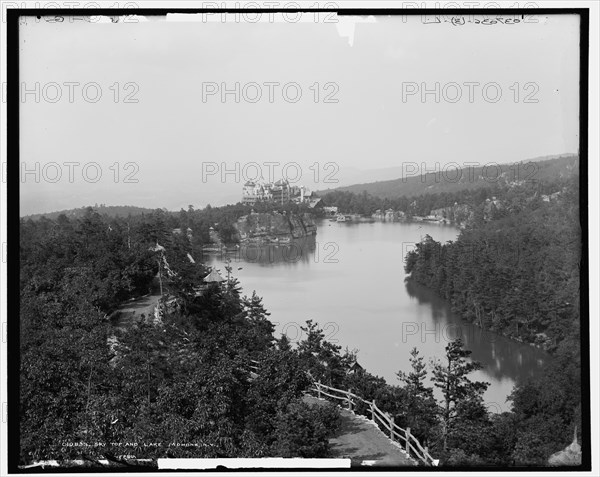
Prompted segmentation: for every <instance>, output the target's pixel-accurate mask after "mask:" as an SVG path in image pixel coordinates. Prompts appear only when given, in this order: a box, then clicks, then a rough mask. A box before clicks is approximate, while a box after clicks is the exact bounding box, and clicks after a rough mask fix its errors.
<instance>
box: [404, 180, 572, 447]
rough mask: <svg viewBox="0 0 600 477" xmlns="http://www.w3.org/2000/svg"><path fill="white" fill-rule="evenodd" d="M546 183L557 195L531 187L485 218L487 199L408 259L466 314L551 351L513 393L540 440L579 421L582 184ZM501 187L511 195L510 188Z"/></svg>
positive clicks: (415, 276)
mask: <svg viewBox="0 0 600 477" xmlns="http://www.w3.org/2000/svg"><path fill="white" fill-rule="evenodd" d="M545 187H546V188H547V190H549V191H552V190H556V191H558V193H554V194H553V195H552V197H551V198H548V200H542V199H541V196H540V194H539V189H538V188H537V187H536V186H535V185H531V186H530V187H529V189H527V188H523V189H522V190H521V192H520V197H521V199H522V200H521V201H520V204H519V206H518V207H514V208H511V207H505V208H503V209H502V210H499V211H498V213H496V214H492V215H491V216H489V217H486V218H485V219H484V216H483V215H484V214H483V207H484V202H481V203H480V204H479V205H478V206H476V207H475V209H474V210H475V215H474V220H472V221H470V222H469V224H468V226H467V227H466V228H465V229H464V230H462V231H461V233H460V235H459V237H458V239H457V240H456V241H454V242H448V243H445V244H442V243H439V242H436V241H434V240H433V239H432V238H431V237H429V236H426V237H425V238H424V240H423V241H422V242H421V243H420V244H417V246H416V249H415V250H412V251H410V252H409V253H408V255H407V257H406V272H407V273H410V278H409V280H414V281H417V282H418V283H421V284H423V285H426V286H427V287H429V288H431V289H433V290H435V291H436V292H437V293H439V294H440V295H441V296H443V297H444V298H446V299H447V300H448V301H449V302H450V303H451V304H452V306H453V308H454V310H456V311H457V312H458V313H460V314H461V316H462V317H463V318H464V319H466V320H468V321H471V322H473V323H476V324H478V325H479V326H481V327H483V328H485V329H490V330H492V331H496V332H499V333H502V334H505V335H507V336H510V337H512V338H515V339H518V340H521V341H524V342H527V343H532V344H535V345H538V346H541V347H543V348H544V349H546V350H547V351H549V352H550V353H551V354H552V356H553V358H552V362H551V364H550V366H549V367H548V368H547V369H546V370H545V371H544V374H543V376H542V377H540V378H539V379H537V380H533V381H530V382H527V383H521V384H520V385H519V386H517V387H516V388H515V391H514V392H513V396H512V399H513V405H514V415H513V418H515V419H516V422H523V420H524V422H527V423H528V425H530V426H531V427H529V428H527V429H526V430H524V432H525V434H524V435H526V436H528V438H530V439H533V441H534V442H536V443H538V444H539V445H541V444H542V443H544V442H545V443H546V444H547V445H549V443H551V442H553V440H554V439H555V438H556V436H559V435H566V434H568V432H569V429H571V430H572V429H574V428H575V426H577V427H578V428H581V427H580V421H581V384H582V381H581V379H582V376H581V347H580V318H581V317H580V260H581V247H582V234H581V227H580V223H579V184H578V179H577V177H570V178H561V179H557V180H555V181H554V182H550V183H547V184H546V185H545ZM497 194H498V199H499V200H501V201H504V203H507V202H509V203H510V201H511V200H513V199H514V197H511V196H510V195H509V194H512V191H511V190H508V191H497ZM542 409H543V411H542ZM541 415H543V416H544V417H543V418H542V416H541ZM565 433H566V434H565ZM517 447H518V448H521V449H523V450H524V449H525V446H522V445H521V444H519V443H517Z"/></svg>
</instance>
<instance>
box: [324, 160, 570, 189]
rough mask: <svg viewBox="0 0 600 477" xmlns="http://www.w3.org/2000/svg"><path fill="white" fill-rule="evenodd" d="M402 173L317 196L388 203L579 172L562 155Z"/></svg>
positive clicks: (415, 165) (412, 168)
mask: <svg viewBox="0 0 600 477" xmlns="http://www.w3.org/2000/svg"><path fill="white" fill-rule="evenodd" d="M407 164H408V163H407ZM457 165H458V164H457ZM405 169H406V177H400V178H398V179H392V180H387V181H378V182H369V183H362V184H355V185H350V186H343V187H336V188H334V189H324V190H320V191H318V193H319V194H321V195H323V194H326V193H328V192H332V191H347V192H353V193H356V194H360V193H362V192H363V191H366V192H367V193H368V194H370V195H372V196H375V197H379V198H382V199H385V198H390V199H391V198H397V197H401V196H405V197H415V196H419V195H424V194H436V193H441V192H458V191H461V190H467V189H477V188H480V187H486V186H490V185H492V184H494V183H505V184H511V183H517V184H518V183H522V182H525V181H537V182H541V183H543V182H546V181H548V180H552V179H555V178H557V177H568V176H571V175H573V174H577V173H578V171H579V156H578V155H577V154H562V155H557V156H544V157H539V158H535V159H531V160H527V161H521V162H516V163H509V164H497V163H489V164H484V165H481V166H467V167H463V168H461V169H451V168H450V167H447V166H444V167H440V170H438V171H436V172H428V173H426V174H419V172H420V171H419V166H418V163H416V162H415V163H412V164H411V165H410V167H409V166H407V167H406V168H405ZM425 172H426V171H425Z"/></svg>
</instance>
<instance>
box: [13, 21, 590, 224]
mask: <svg viewBox="0 0 600 477" xmlns="http://www.w3.org/2000/svg"><path fill="white" fill-rule="evenodd" d="M322 19H323V18H321V20H322ZM537 19H538V20H539V21H538V23H527V24H525V23H522V22H521V23H519V24H514V25H506V24H496V25H481V24H475V23H468V22H467V23H466V24H465V25H460V26H453V25H451V24H450V23H445V22H442V23H439V24H430V23H427V24H424V23H423V22H422V19H421V17H420V16H414V17H407V19H406V21H403V19H402V18H401V17H376V18H373V19H371V20H370V21H366V19H362V21H359V22H357V23H356V24H355V25H354V27H352V24H351V23H350V24H348V22H346V23H344V24H340V23H337V24H336V23H323V22H322V21H321V22H318V23H315V22H314V21H301V22H297V23H291V22H289V21H288V22H268V21H267V22H258V23H248V22H240V23H235V21H234V19H232V18H230V19H229V20H226V21H225V22H221V21H213V22H202V21H165V19H164V18H158V17H157V18H155V19H152V21H141V22H138V23H115V24H112V23H104V22H96V23H88V22H81V21H75V22H69V21H68V19H67V20H65V21H64V22H62V23H51V22H46V21H44V20H43V19H42V20H41V21H35V20H34V19H31V18H30V19H28V20H27V21H26V22H23V23H24V24H23V25H22V26H21V31H20V39H21V52H20V54H21V73H20V74H21V82H22V87H24V88H26V89H27V90H29V91H35V89H36V86H35V83H36V82H37V83H39V84H40V86H39V89H38V93H39V95H38V93H35V92H34V93H29V94H27V95H26V96H22V99H21V100H22V104H21V116H20V118H21V119H20V121H21V138H20V139H21V158H20V161H21V163H22V167H23V166H24V165H25V166H24V167H26V168H27V169H28V170H36V166H35V163H39V166H37V167H38V169H37V171H38V174H39V176H38V177H37V178H36V173H32V174H28V175H26V176H23V175H22V178H21V214H22V215H26V214H31V213H38V212H49V211H53V210H60V209H66V208H73V207H81V206H84V205H93V204H95V203H98V204H100V203H104V204H107V205H138V206H143V207H166V208H168V209H175V210H177V209H179V208H180V207H187V205H188V204H194V205H195V206H198V207H200V206H204V205H205V204H206V203H212V204H213V205H214V204H218V203H223V202H224V201H227V200H229V198H231V202H235V201H236V200H237V198H236V195H238V191H240V192H241V186H242V184H243V182H244V179H245V178H247V177H245V176H244V175H242V174H240V176H239V177H236V176H234V175H233V174H230V175H228V176H226V178H225V179H226V183H225V184H223V183H221V175H220V174H219V173H217V174H215V175H212V176H210V177H208V178H207V179H206V182H203V178H202V176H203V174H202V171H203V163H208V162H214V163H216V164H217V167H219V169H220V164H221V163H222V162H226V163H228V164H229V168H230V169H231V170H234V163H235V162H236V161H237V162H239V163H240V164H241V166H243V165H244V164H246V163H249V162H255V163H258V164H260V165H261V166H262V169H263V173H268V172H269V168H268V166H265V165H264V163H267V162H277V163H279V164H280V166H274V168H273V169H272V170H273V171H274V172H275V173H276V174H279V175H280V174H281V170H282V166H283V165H284V164H286V163H291V162H296V163H298V164H299V165H300V166H301V169H300V171H301V174H302V176H301V179H300V180H299V181H298V184H305V185H306V186H308V187H309V188H311V189H323V188H328V187H332V186H335V184H323V179H324V178H325V177H326V175H327V173H328V172H329V173H331V172H334V173H335V174H334V177H337V178H339V179H341V180H342V181H344V180H345V181H346V182H348V181H351V182H361V180H360V178H361V177H362V176H363V175H362V174H361V173H360V172H359V171H360V170H372V169H384V168H392V167H401V166H402V163H403V162H409V161H413V162H417V163H421V162H424V163H426V164H428V165H429V166H430V167H433V166H432V165H433V164H435V163H436V162H439V163H440V164H442V165H443V164H447V163H450V162H456V163H458V164H461V165H462V164H464V163H466V162H479V163H482V164H484V163H488V162H492V161H494V162H498V163H506V162H516V161H520V160H525V159H528V158H533V157H539V156H545V155H554V154H562V153H569V152H571V153H575V152H577V150H578V140H579V138H578V127H579V124H578V115H579V98H578V83H579V22H578V17H576V16H549V17H538V18H537ZM311 20H312V17H311ZM348 25H350V26H348ZM70 82H72V83H79V84H78V85H73V86H72V92H73V97H72V98H69V86H68V85H65V83H70ZM269 82H273V83H279V85H273V86H272V88H273V89H272V91H273V98H272V102H270V98H269V92H270V91H269V87H268V86H266V85H265V83H269ZM52 83H56V84H58V85H59V87H60V91H59V90H58V89H57V88H56V85H53V84H52ZM92 83H95V84H96V85H94V84H92ZM115 83H117V85H115ZM127 83H132V84H129V85H128V86H127V87H125V85H126V84H127ZM222 83H225V84H226V85H227V87H228V88H230V89H234V88H235V83H239V84H240V93H241V95H240V102H239V103H236V102H235V95H234V94H230V95H227V96H226V97H225V102H223V101H222V98H221V95H220V91H216V93H215V94H212V95H207V94H205V95H204V97H203V91H204V93H208V92H212V91H213V89H212V88H213V87H216V88H219V90H220V89H221V85H222ZM249 83H257V84H258V85H259V86H260V87H261V92H262V96H261V98H260V99H259V100H258V101H257V102H251V101H252V100H254V99H255V97H256V94H257V89H256V88H255V87H254V86H247V87H246V88H244V86H246V85H248V84H249ZM291 83H296V86H294V85H290V84H291ZM315 83H318V88H317V87H315V86H314V84H315ZM326 83H332V84H330V85H329V86H328V87H327V88H325V84H326ZM423 83H425V84H426V86H427V87H428V88H429V89H431V90H434V89H435V83H439V84H440V97H439V98H438V99H439V102H436V97H435V94H429V95H427V96H426V97H425V98H422V97H421V94H420V89H421V87H422V84H423ZM449 83H457V84H458V85H459V86H460V88H461V92H462V97H461V98H460V99H458V100H456V94H457V92H458V91H457V88H456V87H455V86H453V85H449ZM465 83H478V84H479V85H473V86H472V88H473V89H472V93H473V97H472V98H469V92H470V91H469V87H468V86H466V85H465ZM491 83H496V85H495V86H494V85H490V84H491ZM515 83H517V84H518V85H515ZM527 83H531V84H529V85H528V86H527V87H525V85H526V84H527ZM286 84H288V87H287V89H286V95H285V96H284V94H283V91H282V90H283V86H284V85H286ZM486 84H488V87H487V89H486V94H485V95H484V93H483V86H484V85H486ZM84 85H87V88H86V90H85V96H84V93H83V88H82V87H83V86H84ZM203 85H204V86H203ZM215 85H216V86H215ZM446 85H449V86H446ZM298 87H299V88H300V90H301V92H302V96H301V98H300V99H299V100H298V101H297V102H292V101H293V100H294V96H295V95H296V93H297V90H298ZM414 88H419V91H415V90H414ZM98 89H99V90H100V91H101V94H102V96H101V97H100V98H99V100H98V101H97V102H94V99H95V96H96V94H97V92H98ZM498 89H499V91H500V92H501V94H502V96H501V97H500V98H499V99H498V100H497V101H496V102H494V99H495V96H496V94H497V93H498ZM315 90H318V92H319V95H318V98H316V97H315ZM117 91H118V93H119V94H118V97H117ZM517 91H518V97H517V96H516V94H517ZM59 92H60V94H61V97H60V99H56V97H57V94H58V93H59ZM244 92H245V93H246V94H245V95H244V94H243V93H244ZM409 92H414V94H412V95H408V94H407V93H409ZM330 93H331V94H332V96H330V97H329V99H333V100H337V102H325V97H326V95H327V94H330ZM403 93H404V95H403ZM444 93H445V94H444ZM128 94H130V96H129V98H128V99H129V100H130V101H131V100H137V102H125V100H126V97H127V95H128ZM36 95H38V96H37V97H36ZM528 95H530V96H529V97H528ZM527 97H528V98H529V100H530V101H531V100H537V102H525V100H526V98H527ZM71 99H72V102H71ZM315 99H316V100H317V102H315ZM423 99H424V100H425V101H423ZM471 99H472V101H471ZM454 100H456V102H452V101H454ZM515 100H516V102H515ZM53 101H55V102H53ZM330 162H331V163H334V164H336V165H337V166H339V171H337V172H336V171H335V168H334V166H331V165H329V166H325V164H326V163H330ZM50 163H57V164H59V165H60V166H61V168H60V173H61V174H62V175H61V177H60V179H58V180H57V179H56V177H57V173H58V170H57V168H56V167H55V166H54V165H52V164H50ZM65 163H76V164H74V165H70V166H69V165H65ZM90 163H97V164H98V165H99V167H100V170H101V173H102V176H101V178H99V180H98V181H97V182H95V183H92V181H93V180H94V178H95V176H96V173H97V167H96V166H94V165H91V166H89V165H88V166H87V168H86V169H85V171H86V176H85V177H84V176H83V174H82V172H83V169H84V166H86V164H90ZM127 163H135V164H136V165H135V166H132V165H129V166H127V167H126V166H125V165H126V164H127ZM314 163H317V164H318V165H317V166H316V167H315V166H313V167H312V169H311V168H309V166H310V165H311V164H314ZM337 166H335V167H337ZM204 167H205V168H206V167H207V166H206V165H205V166H204ZM208 167H210V166H208ZM69 168H71V171H72V173H73V177H72V182H70V181H69V179H70V178H69ZM315 169H318V170H319V172H320V174H319V176H318V178H317V177H316V175H315ZM205 170H206V169H205ZM212 170H214V169H212ZM117 171H118V172H119V174H118V176H117ZM240 171H243V169H242V168H240ZM289 171H290V169H288V172H289ZM291 171H292V174H291V175H292V176H293V175H294V174H293V169H292V170H291ZM22 172H23V169H22ZM218 172H220V171H218ZM245 172H246V173H247V175H248V176H250V175H254V170H253V169H246V171H245ZM128 173H131V174H132V175H131V176H129V179H130V180H132V179H133V180H137V181H138V182H137V183H132V182H126V181H125V179H126V177H127V174H128ZM364 177H366V176H364ZM397 177H399V176H395V177H387V176H385V174H384V177H381V178H382V179H384V178H387V179H394V178H397ZM275 178H279V177H275ZM36 179H37V180H38V181H39V182H36ZM86 179H87V180H86ZM316 179H317V180H316ZM53 180H55V181H56V182H52V181H53ZM115 180H116V181H117V183H115Z"/></svg>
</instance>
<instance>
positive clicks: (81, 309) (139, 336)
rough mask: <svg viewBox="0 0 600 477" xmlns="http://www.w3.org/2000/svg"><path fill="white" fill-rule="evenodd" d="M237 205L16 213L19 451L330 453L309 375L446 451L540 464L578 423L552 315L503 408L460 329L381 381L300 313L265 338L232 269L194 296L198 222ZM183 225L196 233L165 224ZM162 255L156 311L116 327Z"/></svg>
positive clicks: (256, 306) (567, 342)
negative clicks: (539, 359)
mask: <svg viewBox="0 0 600 477" xmlns="http://www.w3.org/2000/svg"><path fill="white" fill-rule="evenodd" d="M565 197H567V196H565ZM542 206H543V204H542ZM290 207H295V206H290ZM542 209H543V207H542ZM535 210H537V209H535ZM535 210H533V209H532V210H531V211H530V212H527V211H526V212H527V213H532V214H533V213H534V212H535ZM565 211H566V209H565ZM244 213H247V208H245V207H244V206H241V205H239V204H238V205H236V206H229V207H224V208H210V207H207V208H205V209H203V210H198V211H195V210H193V208H189V209H188V210H187V211H185V210H182V211H181V212H180V213H179V214H170V213H166V212H165V211H162V210H156V211H154V212H152V213H150V214H141V215H136V216H128V217H109V216H108V215H101V214H99V213H98V212H95V211H94V210H93V209H91V208H90V209H88V210H86V211H85V214H83V216H82V217H77V218H68V217H66V216H64V215H62V216H59V217H57V218H56V219H54V220H50V219H47V218H41V219H40V220H36V221H34V220H29V219H28V220H22V221H21V227H20V260H21V276H20V289H21V296H20V330H21V333H20V347H21V350H20V351H21V353H20V366H21V369H20V403H19V413H20V414H19V419H20V437H21V442H20V448H21V456H20V461H21V463H22V464H30V463H32V462H35V461H39V460H44V459H58V460H62V461H65V460H68V459H74V458H78V459H84V460H86V461H87V462H90V465H97V462H98V459H108V460H110V461H113V462H117V463H126V462H131V460H130V459H132V458H133V457H135V458H136V459H141V458H149V459H155V458H157V457H264V456H284V457H325V456H329V455H330V453H331V449H330V447H329V443H328V440H329V438H330V437H331V436H332V435H334V433H335V432H336V429H337V428H338V426H339V415H338V411H337V408H336V407H334V406H325V407H311V406H309V405H307V404H306V403H304V402H303V401H302V395H303V392H304V391H306V390H307V388H308V387H309V385H310V382H311V379H319V380H321V381H322V382H323V383H325V384H328V385H331V386H335V387H338V388H340V389H349V388H350V389H352V390H353V392H355V393H357V394H359V395H361V396H362V397H363V398H364V399H368V400H372V399H376V400H377V405H378V407H380V408H381V409H382V410H384V411H386V412H388V413H390V414H392V415H394V416H395V419H396V423H397V424H398V425H400V426H410V427H411V429H412V430H413V431H412V432H413V433H414V434H415V435H416V436H417V438H418V439H419V440H420V441H421V442H422V443H423V444H424V445H427V446H428V447H429V451H430V453H431V454H432V455H433V456H434V457H436V458H439V459H440V460H441V464H442V465H448V466H451V465H545V464H546V462H547V459H548V457H549V456H550V455H551V454H552V453H553V452H556V451H558V450H560V449H562V448H563V447H564V446H565V445H567V444H568V443H569V442H570V441H571V438H572V433H573V428H574V426H575V425H578V429H581V425H580V423H581V415H580V412H581V411H580V407H579V402H580V396H579V394H578V393H579V389H580V385H579V384H580V382H579V379H580V376H579V375H578V372H579V369H580V363H579V361H578V359H579V357H578V354H577V353H576V348H575V346H576V345H577V340H576V339H575V337H576V330H571V334H566V333H567V331H568V326H564V323H562V322H561V323H562V324H561V325H560V326H558V325H556V326H554V327H553V328H552V330H556V334H553V333H555V332H554V331H551V332H549V333H550V334H549V336H553V337H554V336H556V337H557V341H556V350H555V359H554V360H553V362H552V363H551V364H550V366H549V367H548V370H547V371H546V374H545V375H544V376H543V377H542V378H540V379H538V380H536V381H533V382H529V383H525V384H522V385H519V386H517V387H516V388H515V390H514V392H513V394H512V396H511V399H512V402H513V410H512V412H506V413H503V414H500V415H498V414H491V413H488V411H487V409H486V407H485V405H484V402H483V399H482V393H483V392H484V390H485V388H486V387H487V384H486V383H480V382H474V381H472V380H471V379H470V378H469V374H470V373H471V372H472V371H473V370H475V369H477V368H478V366H479V365H478V364H477V363H474V362H472V361H470V360H469V354H470V352H469V351H468V350H465V349H464V348H463V346H462V343H461V342H460V341H458V340H457V341H454V342H451V343H449V344H448V346H447V349H446V353H447V356H446V358H445V359H444V360H442V361H435V362H432V363H431V364H430V365H427V364H426V362H425V357H422V356H420V355H419V352H418V350H416V349H415V350H412V352H411V353H410V354H409V353H408V351H407V356H406V357H407V359H410V360H411V363H412V368H413V371H412V372H410V373H406V374H404V373H399V374H398V383H395V384H391V383H386V382H385V381H384V380H383V379H382V378H379V377H376V376H374V375H372V374H370V373H369V372H367V371H364V370H360V369H359V370H354V368H353V367H352V365H353V364H354V362H355V360H356V356H355V355H354V354H353V353H352V352H349V351H348V350H346V351H344V352H342V350H341V347H339V346H337V345H333V344H331V343H329V342H327V341H326V340H325V339H324V333H323V330H321V329H320V328H319V326H318V324H316V323H312V322H310V321H309V322H307V323H306V327H305V328H304V331H305V333H304V335H305V336H306V337H305V339H304V340H302V341H300V342H299V343H297V344H296V345H294V346H292V345H291V343H289V341H288V340H287V339H286V337H285V336H282V337H281V338H276V337H275V336H274V335H273V331H274V327H273V325H272V323H271V322H270V321H269V319H268V316H269V313H268V312H267V310H265V308H264V307H263V305H262V302H261V299H260V298H259V297H258V296H257V295H256V294H253V295H252V296H250V297H248V296H241V295H240V291H239V284H238V282H237V280H236V279H235V277H234V273H233V271H232V274H231V277H230V278H229V279H228V280H227V281H226V282H224V283H222V284H220V285H219V284H213V285H210V286H208V287H207V288H206V289H205V290H204V291H203V293H201V294H198V293H197V292H196V291H197V287H198V284H200V283H202V279H203V277H204V276H206V274H207V273H208V272H209V270H208V269H207V268H206V267H205V266H203V265H202V263H201V260H194V261H192V260H190V258H189V257H196V258H198V257H200V256H201V248H202V245H203V244H204V243H207V242H208V240H210V238H209V236H208V235H209V233H208V231H209V227H211V226H213V227H216V228H218V229H219V232H220V233H226V231H227V227H228V226H229V225H231V224H232V223H233V221H234V220H236V218H237V217H238V216H240V215H243V214H244ZM540 213H541V212H540ZM557 213H558V212H557ZM547 214H549V215H547V216H548V217H556V216H555V215H552V214H553V213H551V211H548V212H547ZM544 217H546V215H545V216H544ZM540 220H542V218H540ZM186 227H189V228H190V229H191V230H192V233H191V234H189V235H188V234H185V233H181V234H177V233H173V229H174V228H180V229H185V228H186ZM565 227H566V225H565ZM473 230H477V229H473ZM464 233H465V234H467V233H474V232H473V231H472V230H469V231H465V232H464ZM157 242H158V243H160V245H161V246H162V247H164V250H163V249H157V248H156V247H155V245H156V243H157ZM413 258H417V260H413V261H411V264H412V265H411V266H413V267H416V266H417V265H416V264H417V262H418V261H419V260H418V257H416V256H415V257H413ZM161 263H168V266H169V271H170V272H171V273H170V274H169V277H168V279H166V280H165V284H164V285H165V292H164V295H165V298H164V299H163V300H162V301H161V307H162V309H163V316H162V319H161V320H159V321H155V320H150V319H147V318H148V317H144V316H140V317H139V318H140V319H138V320H136V321H134V322H132V324H131V327H130V328H129V329H127V330H117V329H115V327H114V325H113V323H111V321H110V318H109V317H110V315H111V313H112V312H113V311H114V310H115V309H116V308H117V307H118V306H119V305H120V304H121V303H123V302H125V301H126V300H128V299H130V298H135V297H138V296H140V295H144V294H146V293H148V291H149V289H150V288H151V287H152V286H153V281H154V280H155V276H156V274H157V271H158V268H159V264H161ZM528 263H529V262H528ZM565 266H566V262H565ZM413 270H416V268H414V269H413ZM423 270H424V269H423ZM230 271H231V270H230ZM557 273H559V272H557ZM559 275H560V273H559ZM560 276H562V275H560ZM547 279H548V280H550V279H552V276H548V277H547ZM173 301H174V304H173ZM486 306H487V304H486ZM484 310H487V308H485V307H484ZM557 313H559V312H557ZM561 313H562V312H561ZM557 316H563V315H562V314H559V315H557ZM486 319H487V318H484V321H485V320H486ZM536 323H537V322H536ZM112 334H116V336H117V339H118V341H117V344H116V346H113V347H111V346H109V343H108V342H109V340H108V337H109V336H111V335H112ZM559 336H560V337H561V339H560V340H559V339H558V337H559ZM251 360H254V361H256V362H258V369H256V368H252V367H251V366H250V363H251ZM253 370H254V371H255V372H253ZM309 373H310V375H309ZM436 387H437V388H439V389H440V390H441V391H442V398H441V400H436V398H434V394H433V389H434V388H436ZM356 412H358V413H364V414H368V411H367V410H366V409H361V408H358V409H357V410H356Z"/></svg>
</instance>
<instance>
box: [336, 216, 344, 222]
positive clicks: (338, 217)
mask: <svg viewBox="0 0 600 477" xmlns="http://www.w3.org/2000/svg"><path fill="white" fill-rule="evenodd" d="M336 222H346V216H345V215H342V214H338V216H337V218H336Z"/></svg>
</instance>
